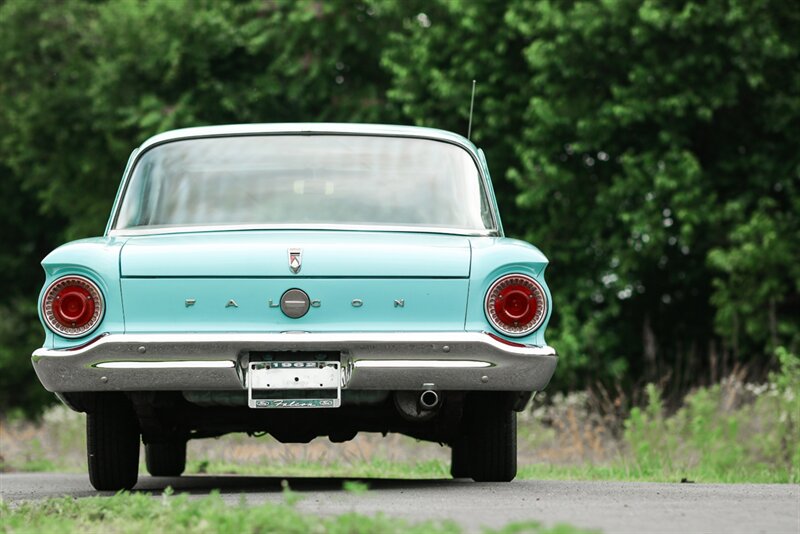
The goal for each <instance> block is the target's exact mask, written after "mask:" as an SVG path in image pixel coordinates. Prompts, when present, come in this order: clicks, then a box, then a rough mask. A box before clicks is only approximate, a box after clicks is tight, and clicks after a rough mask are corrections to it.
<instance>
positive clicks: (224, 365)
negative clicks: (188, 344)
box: [94, 360, 236, 369]
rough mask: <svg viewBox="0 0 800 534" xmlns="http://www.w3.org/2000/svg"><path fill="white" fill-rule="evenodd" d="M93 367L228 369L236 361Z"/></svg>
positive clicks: (114, 364) (129, 363) (123, 364)
mask: <svg viewBox="0 0 800 534" xmlns="http://www.w3.org/2000/svg"><path fill="white" fill-rule="evenodd" d="M94 367H99V368H101V369H229V368H231V367H236V362H232V361H230V360H219V361H213V360H212V361H176V362H169V361H154V362H144V361H138V362H131V361H127V362H126V361H122V362H102V363H98V364H95V365H94Z"/></svg>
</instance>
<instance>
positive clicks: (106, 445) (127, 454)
mask: <svg viewBox="0 0 800 534" xmlns="http://www.w3.org/2000/svg"><path fill="white" fill-rule="evenodd" d="M104 397H105V396H104ZM86 451H87V457H88V458H87V459H88V464H89V482H90V483H91V484H92V486H93V487H94V488H95V489H96V490H98V491H119V490H123V489H131V488H133V486H135V485H136V480H137V479H138V477H139V420H138V419H137V417H136V413H135V412H134V411H133V408H132V407H131V405H130V403H129V402H128V400H127V399H126V398H125V397H122V396H116V395H109V396H107V397H105V398H98V399H97V403H96V404H95V406H94V407H93V409H92V411H90V412H88V413H87V414H86Z"/></svg>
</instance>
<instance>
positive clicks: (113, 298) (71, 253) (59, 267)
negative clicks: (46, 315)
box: [39, 237, 127, 348]
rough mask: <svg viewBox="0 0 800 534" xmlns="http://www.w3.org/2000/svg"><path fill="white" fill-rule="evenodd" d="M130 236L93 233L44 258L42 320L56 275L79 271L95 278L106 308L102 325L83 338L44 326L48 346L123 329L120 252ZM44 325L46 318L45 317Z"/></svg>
mask: <svg viewBox="0 0 800 534" xmlns="http://www.w3.org/2000/svg"><path fill="white" fill-rule="evenodd" d="M126 240H127V238H114V237H93V238H89V239H81V240H79V241H72V242H71V243H67V244H65V245H62V246H60V247H58V248H57V249H55V250H54V251H53V252H51V253H50V254H48V255H47V256H46V257H45V258H44V260H42V267H44V271H45V283H44V287H42V291H41V293H40V294H39V320H42V306H41V303H42V297H43V295H44V290H45V289H46V288H47V286H49V285H50V284H51V283H53V282H54V281H55V280H56V279H57V278H61V277H62V276H65V275H68V274H73V275H74V274H78V275H82V276H85V277H86V278H89V279H90V280H93V281H94V282H95V283H96V284H97V285H98V287H99V288H100V292H101V293H102V294H103V299H104V300H105V312H104V315H103V319H102V321H100V324H99V326H98V327H97V329H96V330H94V331H93V332H91V333H89V334H87V335H86V336H84V337H82V338H72V339H71V338H64V337H61V336H59V335H58V334H54V333H53V332H51V331H50V329H48V328H45V342H44V345H43V346H45V347H51V348H61V347H70V346H75V345H79V344H81V343H85V342H86V340H87V339H91V338H92V337H93V336H96V335H98V333H100V332H123V331H124V329H125V320H124V317H123V313H122V296H121V293H120V281H119V252H120V250H121V249H122V245H123V244H124V243H125V241H126ZM42 324H43V325H44V321H42Z"/></svg>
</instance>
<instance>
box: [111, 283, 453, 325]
mask: <svg viewBox="0 0 800 534" xmlns="http://www.w3.org/2000/svg"><path fill="white" fill-rule="evenodd" d="M292 288H299V289H302V290H303V291H305V292H306V293H307V294H308V296H309V298H310V299H312V300H319V302H320V306H319V307H318V308H317V307H312V308H310V309H309V311H308V313H307V314H306V315H305V316H303V317H300V318H299V319H290V318H289V317H286V316H285V315H284V314H283V313H282V312H281V310H280V308H278V307H270V306H269V300H270V299H271V300H272V303H273V306H277V305H278V303H279V301H280V298H281V295H282V294H283V293H284V292H285V291H286V290H287V289H292ZM122 289H123V294H124V295H125V317H126V331H127V332H129V333H130V332H186V331H189V332H264V333H270V332H285V331H288V330H301V331H308V332H355V331H361V332H398V331H418V332H432V331H453V330H463V328H464V309H465V307H466V299H467V279H463V278H462V279H457V278H455V279H438V280H431V279H411V280H404V279H385V278H368V279H353V278H333V279H326V278H305V279H300V278H289V277H284V278H260V279H256V278H236V279H219V278H217V279H207V278H173V279H163V278H162V279H144V278H124V279H123V280H122ZM187 298H191V299H194V300H195V304H194V305H191V306H188V307H187V306H186V304H185V300H186V299H187ZM354 299H359V300H360V301H361V302H362V303H363V305H361V306H359V307H354V306H353V305H352V301H353V300H354ZM231 300H233V301H234V302H235V303H236V306H228V303H229V302H230V301H231ZM395 300H404V306H403V307H396V306H395V304H394V301H395Z"/></svg>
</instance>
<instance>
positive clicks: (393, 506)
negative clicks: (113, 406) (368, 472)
mask: <svg viewBox="0 0 800 534" xmlns="http://www.w3.org/2000/svg"><path fill="white" fill-rule="evenodd" d="M288 482H289V485H290V487H291V488H292V489H293V490H294V491H296V492H297V493H299V494H300V497H301V500H300V502H299V503H298V504H297V506H298V508H299V509H300V510H302V511H307V512H309V513H317V514H339V513H344V512H353V511H355V512H359V513H362V514H370V515H372V514H376V513H378V512H382V513H384V514H386V515H389V516H394V517H402V518H405V519H409V520H412V521H414V520H417V521H419V520H425V519H435V520H436V519H438V520H442V519H451V520H454V521H456V522H458V523H460V524H461V525H462V526H463V527H464V528H465V529H466V530H467V531H480V530H481V527H484V526H486V527H501V526H503V525H506V524H507V523H509V522H511V521H530V520H534V521H539V522H541V523H544V524H546V525H553V524H556V523H570V524H572V525H575V526H580V527H585V528H594V529H601V530H602V531H604V532H606V533H614V532H635V533H637V534H639V533H643V532H678V533H681V534H688V533H694V532H719V533H725V534H731V533H739V532H742V533H757V532H764V533H783V532H786V533H791V534H798V533H800V486H798V485H778V484H654V483H634V482H568V481H534V480H519V481H515V482H512V483H509V484H486V483H484V484H476V483H474V482H469V481H462V480H376V479H368V480H364V482H366V483H367V484H368V485H369V488H370V489H369V491H367V492H365V493H361V494H354V493H352V492H348V491H344V490H343V489H342V484H343V482H344V479H338V478H289V479H288ZM167 486H172V487H173V488H174V489H175V490H176V492H187V493H189V494H192V495H198V496H200V495H205V494H207V493H208V492H209V491H210V490H212V489H214V488H219V489H220V490H221V492H222V496H223V498H225V499H226V500H228V501H230V502H231V503H233V504H235V503H238V502H239V499H240V495H244V496H245V498H246V500H247V502H248V503H250V504H258V503H262V502H269V501H272V502H280V501H282V499H283V497H282V493H281V479H280V478H271V477H246V476H210V475H207V476H187V477H182V478H152V477H147V476H143V477H140V479H139V484H138V485H137V486H136V488H135V490H134V491H145V492H152V493H154V494H156V495H158V494H159V493H160V492H161V491H162V490H163V489H164V488H165V487H167ZM61 495H72V496H74V497H88V496H93V495H97V492H95V491H93V490H92V488H91V486H90V485H89V480H88V478H87V477H86V476H84V475H65V474H54V473H36V474H12V473H9V474H0V496H2V498H3V499H4V500H5V501H6V502H8V503H12V505H13V503H17V502H20V501H26V500H37V499H44V498H46V497H53V496H61Z"/></svg>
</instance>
